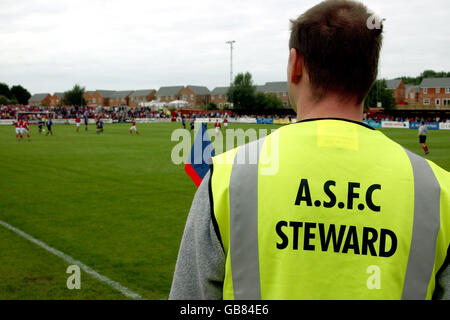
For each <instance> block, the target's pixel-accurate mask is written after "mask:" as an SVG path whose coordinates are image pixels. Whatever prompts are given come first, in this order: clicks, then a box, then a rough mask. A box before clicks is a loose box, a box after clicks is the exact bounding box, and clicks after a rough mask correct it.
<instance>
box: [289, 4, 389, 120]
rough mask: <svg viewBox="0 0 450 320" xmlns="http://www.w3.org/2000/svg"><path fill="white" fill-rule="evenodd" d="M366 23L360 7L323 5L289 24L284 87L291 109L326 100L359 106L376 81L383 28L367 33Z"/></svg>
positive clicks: (367, 14) (365, 13)
mask: <svg viewBox="0 0 450 320" xmlns="http://www.w3.org/2000/svg"><path fill="white" fill-rule="evenodd" d="M371 17H373V15H372V14H371V13H370V12H368V9H367V8H366V7H365V6H364V5H363V4H361V3H358V2H354V1H349V0H327V1H323V2H321V3H319V4H318V5H316V6H314V7H312V8H310V9H309V10H308V11H306V12H305V13H303V14H302V15H301V16H300V17H298V18H297V19H295V20H291V36H290V40H289V49H290V54H289V63H288V87H289V98H290V102H291V105H292V106H293V107H294V108H295V109H297V105H298V104H299V101H304V100H305V99H306V100H308V101H311V102H312V103H318V102H320V101H321V100H322V99H324V98H325V97H327V96H328V95H330V94H333V95H335V96H338V97H339V98H340V99H341V100H342V101H349V102H352V103H353V104H361V103H362V102H363V101H364V98H365V97H366V95H367V93H368V91H369V89H370V87H371V85H372V84H373V82H374V81H375V79H376V77H377V70H378V58H379V52H380V48H381V42H382V28H383V27H382V25H381V23H380V24H379V25H378V27H379V28H376V27H375V28H373V27H372V28H369V27H368V21H370V20H371V19H372V18H371ZM299 98H300V99H299ZM300 104H301V103H300ZM300 108H301V106H300ZM297 111H298V110H297Z"/></svg>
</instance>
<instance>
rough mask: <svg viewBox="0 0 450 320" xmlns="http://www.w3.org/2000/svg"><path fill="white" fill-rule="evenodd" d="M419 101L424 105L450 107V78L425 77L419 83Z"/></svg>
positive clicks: (437, 107) (440, 107)
mask: <svg viewBox="0 0 450 320" xmlns="http://www.w3.org/2000/svg"><path fill="white" fill-rule="evenodd" d="M419 103H420V104H421V105H423V106H424V107H427V106H431V107H436V109H450V78H424V79H423V80H422V82H421V83H420V85H419Z"/></svg>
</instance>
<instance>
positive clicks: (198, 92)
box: [179, 85, 211, 108]
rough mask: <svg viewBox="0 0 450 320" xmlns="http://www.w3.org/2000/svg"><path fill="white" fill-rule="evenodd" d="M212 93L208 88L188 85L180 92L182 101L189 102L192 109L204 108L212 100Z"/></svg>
mask: <svg viewBox="0 0 450 320" xmlns="http://www.w3.org/2000/svg"><path fill="white" fill-rule="evenodd" d="M210 95H211V91H209V89H208V88H207V87H203V86H193V85H187V86H186V87H184V88H183V89H181V90H180V93H179V97H180V100H184V101H187V102H188V103H189V107H191V108H196V107H197V108H203V107H205V106H206V105H207V104H208V103H209V100H210Z"/></svg>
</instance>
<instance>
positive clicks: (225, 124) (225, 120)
mask: <svg viewBox="0 0 450 320" xmlns="http://www.w3.org/2000/svg"><path fill="white" fill-rule="evenodd" d="M223 127H224V128H225V129H226V128H227V127H228V119H227V118H224V119H223Z"/></svg>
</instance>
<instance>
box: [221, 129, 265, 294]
mask: <svg viewBox="0 0 450 320" xmlns="http://www.w3.org/2000/svg"><path fill="white" fill-rule="evenodd" d="M264 140H265V137H264V138H261V139H259V140H255V141H253V142H250V143H249V144H246V145H244V146H241V147H239V149H238V150H237V152H236V156H235V159H234V164H233V168H232V170H231V177H230V190H229V194H230V263H231V275H232V278H233V293H234V299H236V300H244V299H245V300H260V299H261V287H260V278H259V254H258V159H259V153H260V149H261V148H260V147H261V146H262V143H263V142H264Z"/></svg>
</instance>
